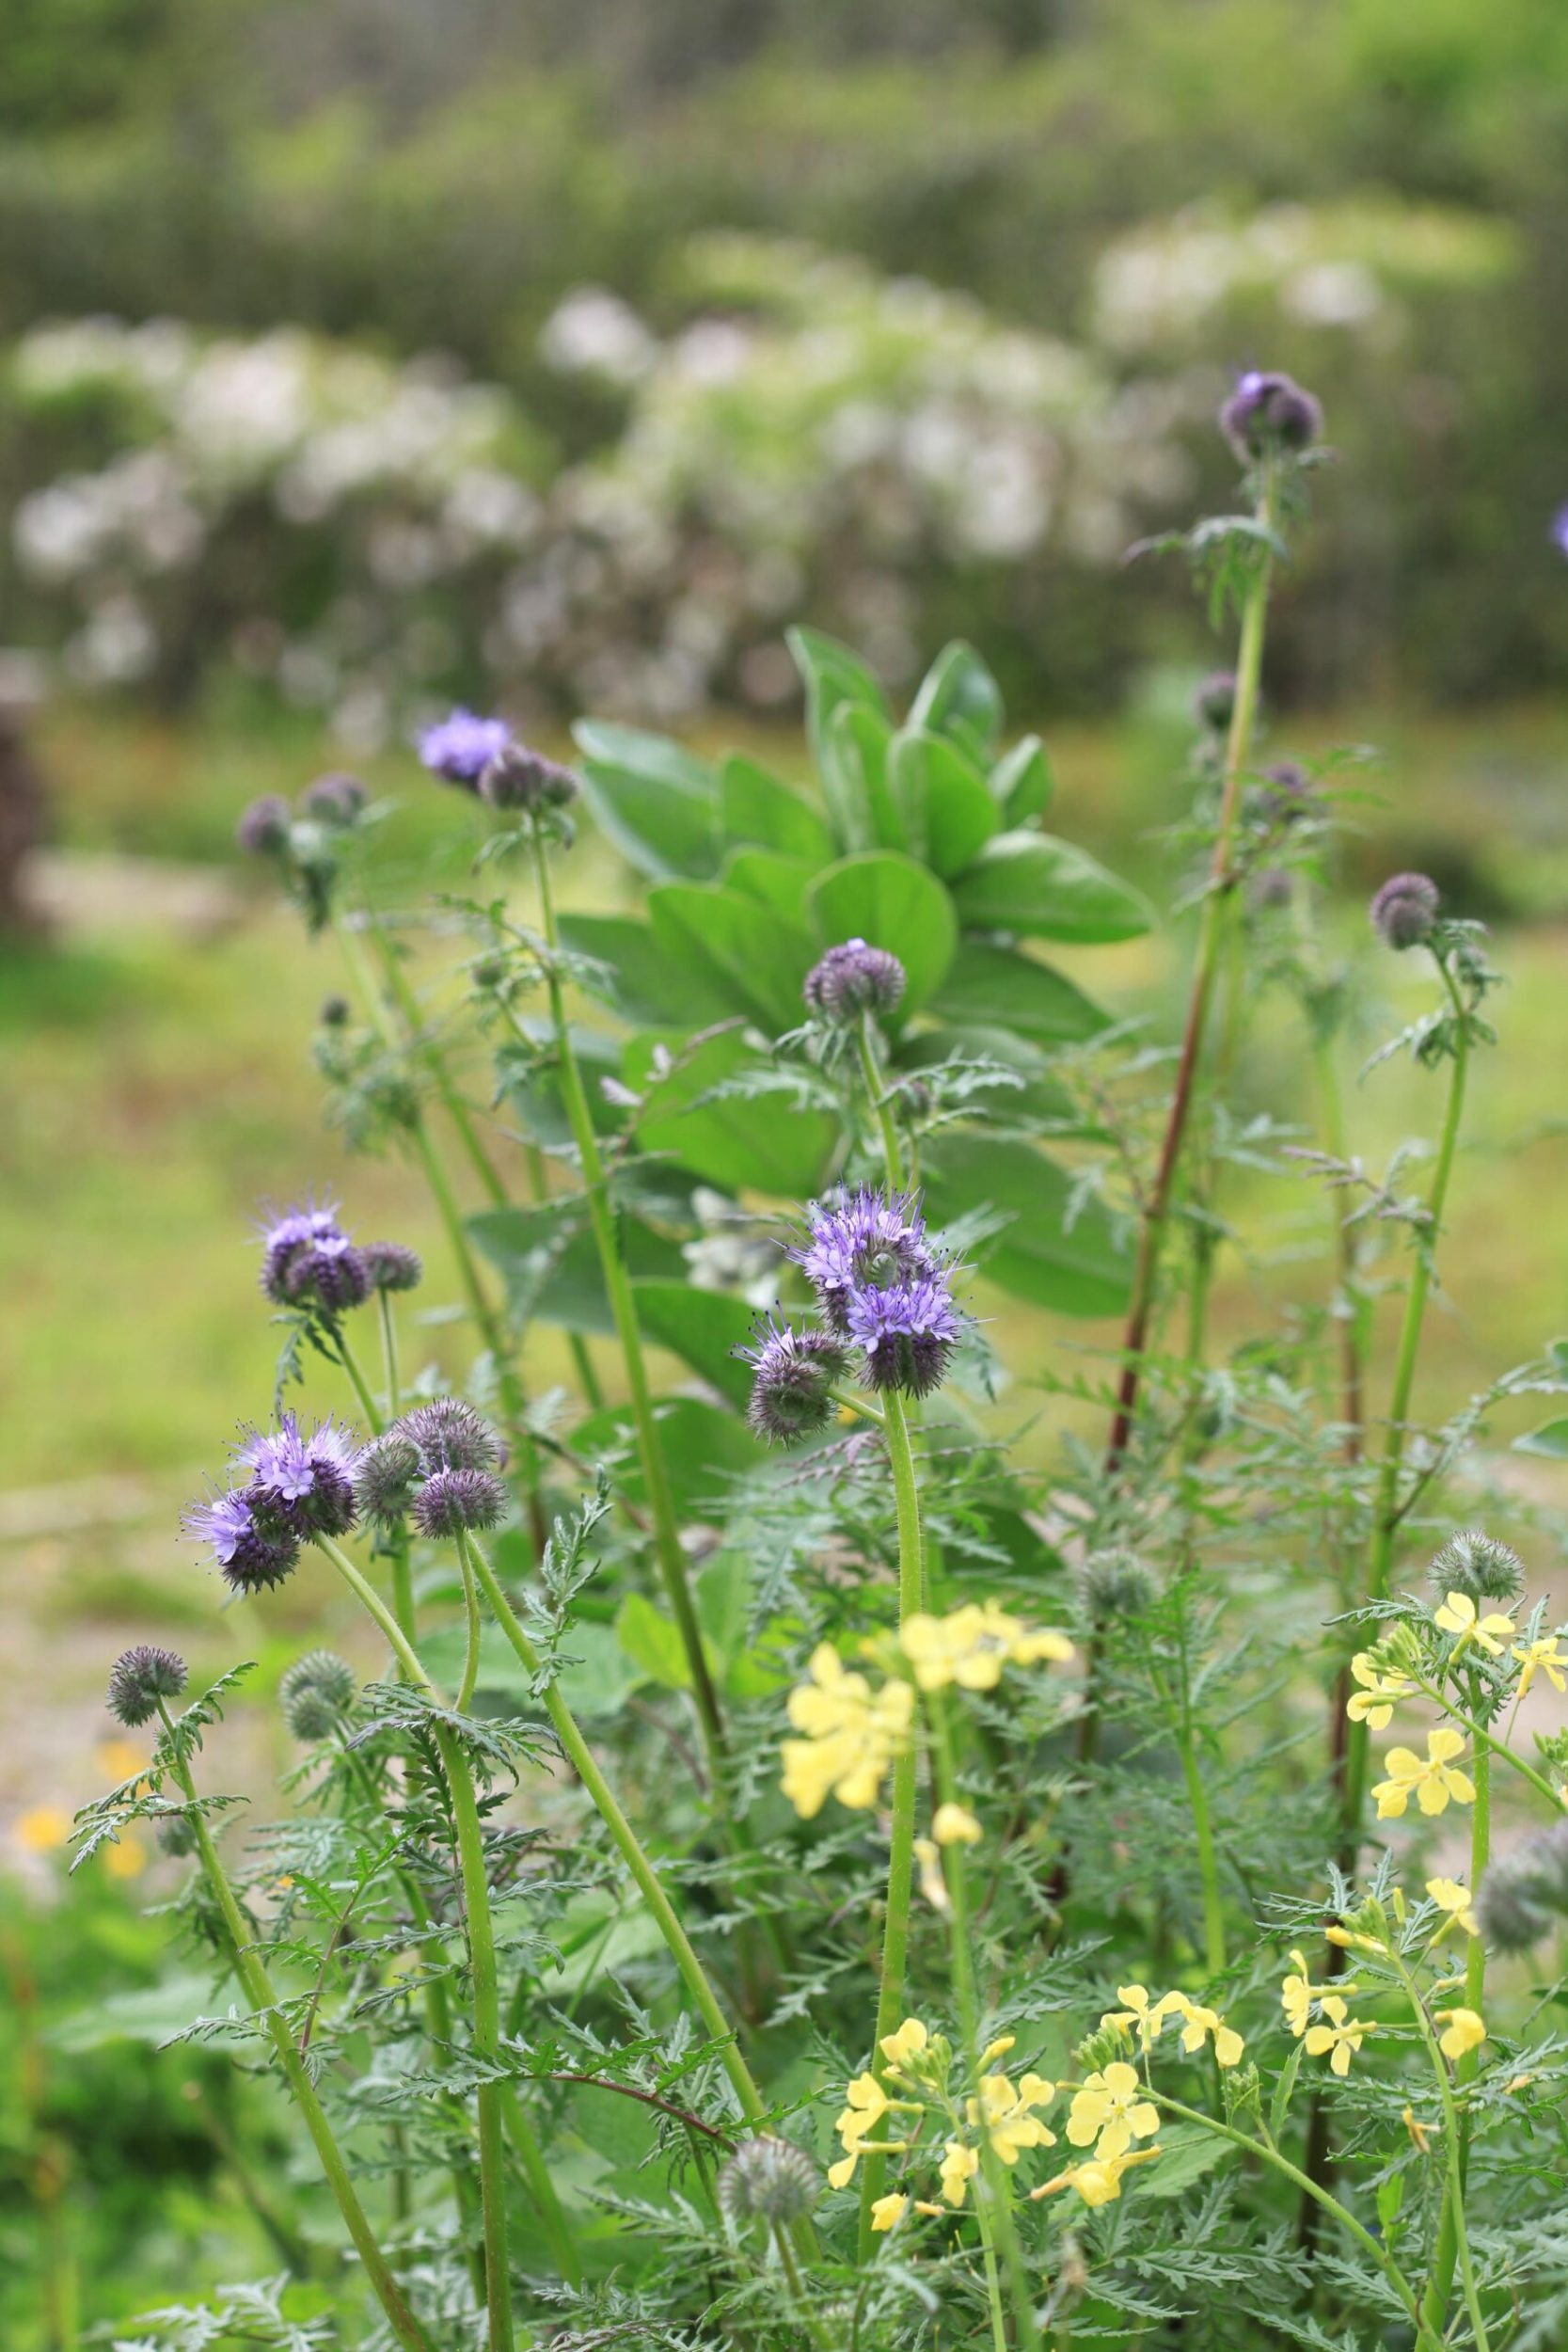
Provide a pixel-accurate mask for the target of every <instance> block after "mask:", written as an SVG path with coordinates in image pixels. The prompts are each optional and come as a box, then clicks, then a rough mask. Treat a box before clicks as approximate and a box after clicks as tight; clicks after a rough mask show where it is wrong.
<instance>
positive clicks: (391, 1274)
mask: <svg viewBox="0 0 1568 2352" xmlns="http://www.w3.org/2000/svg"><path fill="white" fill-rule="evenodd" d="M359 1263H360V1264H361V1265H362V1266H363V1267H364V1269H365V1275H366V1279H367V1280H368V1281H369V1283H370V1286H371V1288H372V1291H414V1290H418V1289H419V1287H420V1281H421V1280H422V1279H423V1277H424V1263H423V1261H422V1259H421V1258H420V1255H419V1252H418V1251H417V1250H414V1249H408V1248H404V1245H403V1243H402V1242H401V1241H368V1242H366V1243H365V1244H364V1246H363V1248H361V1249H360V1251H359Z"/></svg>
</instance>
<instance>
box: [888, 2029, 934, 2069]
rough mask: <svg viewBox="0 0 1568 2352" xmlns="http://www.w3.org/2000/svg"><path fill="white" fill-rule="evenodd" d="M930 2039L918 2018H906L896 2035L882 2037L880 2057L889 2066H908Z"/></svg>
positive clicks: (890, 2034) (889, 2034)
mask: <svg viewBox="0 0 1568 2352" xmlns="http://www.w3.org/2000/svg"><path fill="white" fill-rule="evenodd" d="M930 2039H931V2037H930V2035H929V2034H928V2033H927V2030H926V2028H925V2026H923V2025H922V2024H921V2022H920V2020H919V2018H918V2017H906V2018H905V2020H904V2022H903V2024H902V2025H901V2026H899V2028H898V2030H897V2032H896V2033H885V2034H883V2036H882V2056H883V2058H886V2060H887V2062H888V2064H889V2065H890V2066H908V2064H909V2062H910V2060H911V2058H918V2057H919V2056H920V2053H921V2051H922V2050H924V2048H925V2047H926V2044H927V2042H929V2040H930Z"/></svg>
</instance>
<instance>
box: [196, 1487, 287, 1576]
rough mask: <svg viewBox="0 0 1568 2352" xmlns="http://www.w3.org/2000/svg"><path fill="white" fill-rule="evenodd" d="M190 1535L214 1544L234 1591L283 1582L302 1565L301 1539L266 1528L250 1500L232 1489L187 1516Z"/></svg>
mask: <svg viewBox="0 0 1568 2352" xmlns="http://www.w3.org/2000/svg"><path fill="white" fill-rule="evenodd" d="M185 1527H186V1530H187V1532H188V1533H189V1534H192V1535H195V1536H197V1537H198V1538H199V1539H200V1541H201V1542H203V1543H207V1544H211V1546H212V1548H213V1557H214V1560H215V1561H216V1562H217V1565H218V1567H219V1568H220V1569H221V1571H222V1573H223V1577H224V1581H226V1583H228V1584H229V1585H230V1586H231V1588H232V1589H233V1590H234V1591H235V1592H236V1593H259V1592H261V1591H263V1590H264V1589H265V1587H266V1586H267V1585H269V1584H281V1583H282V1581H283V1580H284V1578H285V1577H286V1576H288V1575H289V1574H291V1572H292V1571H293V1568H294V1567H295V1566H296V1565H298V1561H299V1538H298V1536H297V1535H293V1534H290V1533H289V1532H288V1530H287V1529H286V1528H279V1527H278V1526H277V1523H276V1522H274V1523H273V1524H272V1525H270V1526H263V1525H262V1524H261V1521H260V1520H259V1519H258V1518H257V1516H256V1513H255V1512H254V1510H253V1509H252V1508H251V1503H250V1499H249V1497H248V1496H247V1495H246V1494H245V1493H243V1492H235V1491H234V1490H233V1489H230V1492H229V1493H228V1494H221V1495H214V1497H213V1500H212V1501H211V1502H198V1503H196V1504H194V1505H193V1506H192V1508H191V1509H190V1510H189V1511H187V1512H186V1514H185Z"/></svg>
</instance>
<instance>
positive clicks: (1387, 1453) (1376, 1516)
mask: <svg viewBox="0 0 1568 2352" xmlns="http://www.w3.org/2000/svg"><path fill="white" fill-rule="evenodd" d="M1437 968H1438V971H1439V972H1440V973H1441V974H1442V977H1443V985H1444V987H1445V988H1446V989H1447V990H1448V992H1449V996H1450V998H1451V999H1452V1002H1453V1007H1454V1011H1455V1014H1456V1016H1457V1019H1456V1024H1455V1030H1454V1050H1453V1070H1452V1073H1451V1074H1450V1076H1449V1099H1448V1104H1447V1108H1446V1110H1445V1113H1444V1118H1443V1131H1442V1135H1441V1136H1440V1138H1439V1141H1438V1146H1437V1164H1436V1167H1435V1168H1433V1178H1432V1189H1431V1191H1430V1192H1429V1194H1428V1196H1427V1206H1426V1216H1425V1220H1424V1230H1423V1232H1422V1234H1421V1235H1420V1237H1419V1239H1418V1244H1417V1249H1416V1263H1415V1264H1414V1266H1413V1267H1412V1268H1411V1272H1410V1286H1409V1288H1408V1290H1407V1291H1406V1293H1405V1298H1404V1320H1403V1323H1402V1326H1401V1329H1400V1344H1399V1354H1398V1356H1397V1357H1396V1359H1395V1362H1394V1383H1393V1388H1392V1390H1391V1391H1390V1393H1389V1398H1388V1432H1387V1436H1386V1438H1385V1440H1384V1447H1383V1459H1382V1461H1381V1463H1380V1464H1379V1466H1378V1481H1377V1498H1376V1501H1375V1502H1374V1504H1373V1509H1372V1540H1371V1557H1370V1563H1369V1566H1368V1573H1367V1594H1366V1598H1367V1605H1368V1606H1369V1607H1375V1606H1376V1604H1377V1603H1378V1602H1379V1601H1382V1600H1386V1598H1387V1597H1388V1575H1389V1570H1390V1567H1391V1565H1392V1564H1393V1557H1394V1537H1395V1535H1396V1534H1397V1533H1398V1530H1399V1524H1400V1516H1401V1515H1400V1509H1399V1484H1400V1470H1401V1469H1402V1465H1403V1461H1404V1439H1405V1423H1406V1418H1407V1416H1408V1414H1409V1411H1410V1395H1411V1391H1412V1389H1413V1388H1414V1387H1415V1384H1416V1363H1417V1359H1418V1355H1419V1352H1420V1344H1421V1325H1422V1323H1423V1321H1424V1319H1425V1315H1426V1304H1427V1294H1428V1292H1429V1290H1430V1289H1431V1286H1432V1271H1433V1253H1434V1252H1435V1250H1436V1248H1437V1237H1438V1235H1439V1233H1440V1232H1441V1231H1442V1226H1443V1209H1444V1205H1445V1203H1446V1201H1447V1200H1448V1194H1449V1177H1450V1176H1451V1175H1452V1173H1453V1162H1454V1152H1455V1148H1456V1146H1457V1144H1458V1141H1459V1122H1460V1120H1461V1117H1462V1116H1463V1113H1464V1109H1465V1076H1466V1073H1467V1071H1468V1068H1469V1025H1468V1022H1467V1019H1466V1016H1465V1007H1464V1004H1463V1003H1462V1001H1461V999H1460V996H1459V993H1458V991H1457V990H1456V989H1455V987H1454V984H1453V979H1452V977H1451V975H1450V974H1449V968H1448V965H1447V964H1446V963H1445V962H1443V961H1442V959H1441V958H1438V960H1437ZM1369 1741H1370V1732H1369V1731H1368V1728H1367V1725H1366V1724H1365V1723H1355V1724H1351V1726H1350V1731H1349V1735H1348V1737H1347V1740H1346V1742H1345V1784H1344V1826H1345V1832H1346V1836H1347V1837H1354V1836H1356V1834H1357V1833H1358V1831H1359V1829H1360V1826H1361V1808H1362V1805H1363V1804H1364V1802H1365V1799H1366V1792H1367V1756H1368V1745H1369Z"/></svg>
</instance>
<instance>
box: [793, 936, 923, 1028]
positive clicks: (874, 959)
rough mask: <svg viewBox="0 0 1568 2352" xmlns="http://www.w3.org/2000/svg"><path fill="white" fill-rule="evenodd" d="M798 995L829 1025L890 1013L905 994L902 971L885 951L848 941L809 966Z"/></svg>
mask: <svg viewBox="0 0 1568 2352" xmlns="http://www.w3.org/2000/svg"><path fill="white" fill-rule="evenodd" d="M800 993H801V995H802V996H804V998H805V1000H806V1003H807V1004H808V1006H809V1007H810V1008H811V1009H812V1011H813V1012H817V1013H820V1014H821V1015H822V1016H823V1018H824V1019H825V1020H828V1021H854V1020H856V1019H858V1017H859V1016H860V1014H862V1013H863V1012H892V1011H893V1010H894V1009H895V1007H896V1005H897V1004H898V1001H899V999H900V998H901V997H902V995H903V993H904V967H903V965H902V964H901V963H900V962H899V961H898V959H897V957H896V956H895V955H893V954H892V953H891V952H890V951H889V950H888V949H887V948H886V947H872V946H868V945H867V943H866V942H865V941H864V940H863V939H847V940H845V942H844V943H843V945H842V946H838V947H830V948H829V950H828V952H827V954H826V955H825V956H824V957H823V958H822V960H821V961H820V962H819V963H814V964H813V965H812V968H811V970H810V971H809V972H808V973H807V974H806V977H805V979H804V981H803V983H802V985H801V989H800Z"/></svg>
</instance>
